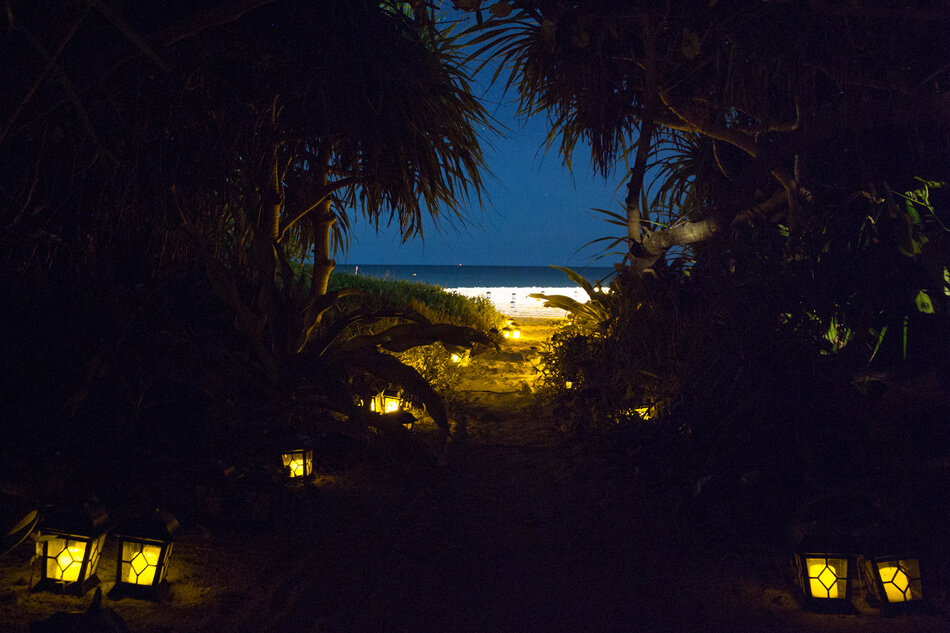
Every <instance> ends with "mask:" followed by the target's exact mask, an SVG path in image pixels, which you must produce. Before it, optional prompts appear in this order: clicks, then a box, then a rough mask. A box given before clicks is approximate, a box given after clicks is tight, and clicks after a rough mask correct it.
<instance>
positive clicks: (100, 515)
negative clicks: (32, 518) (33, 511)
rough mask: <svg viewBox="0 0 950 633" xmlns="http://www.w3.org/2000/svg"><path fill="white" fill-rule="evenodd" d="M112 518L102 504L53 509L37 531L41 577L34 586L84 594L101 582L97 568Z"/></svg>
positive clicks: (41, 589)
mask: <svg viewBox="0 0 950 633" xmlns="http://www.w3.org/2000/svg"><path fill="white" fill-rule="evenodd" d="M108 521H109V517H108V515H107V514H106V512H105V510H104V509H103V508H102V507H101V506H99V505H98V504H85V505H83V506H82V507H81V508H74V509H64V508H54V509H53V510H51V511H50V512H49V513H48V514H47V516H46V518H45V519H44V521H43V523H42V525H41V527H40V529H39V530H38V531H37V536H36V558H35V560H37V561H39V566H40V580H39V582H38V583H37V584H36V586H35V587H33V588H32V589H35V590H38V591H54V592H57V593H69V594H73V595H77V596H81V595H83V594H84V593H86V592H87V591H89V590H90V589H91V588H93V587H95V586H96V585H98V584H99V578H98V576H96V570H97V569H98V567H99V558H100V556H101V555H102V545H103V543H104V542H105V540H106V532H107V531H108Z"/></svg>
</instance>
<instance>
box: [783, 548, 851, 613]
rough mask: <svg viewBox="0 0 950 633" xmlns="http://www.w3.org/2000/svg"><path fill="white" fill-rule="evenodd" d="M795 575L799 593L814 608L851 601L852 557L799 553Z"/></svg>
mask: <svg viewBox="0 0 950 633" xmlns="http://www.w3.org/2000/svg"><path fill="white" fill-rule="evenodd" d="M794 562H795V572H796V579H797V581H798V585H799V589H801V591H802V595H803V596H804V598H805V600H806V601H807V602H808V603H809V606H812V607H819V608H821V607H836V606H839V607H840V606H842V605H845V604H847V602H848V600H849V599H850V598H851V591H850V585H851V583H850V580H851V576H850V574H852V573H853V568H854V565H853V561H852V558H851V557H850V556H847V555H841V554H827V553H801V552H799V553H796V554H795V561H794Z"/></svg>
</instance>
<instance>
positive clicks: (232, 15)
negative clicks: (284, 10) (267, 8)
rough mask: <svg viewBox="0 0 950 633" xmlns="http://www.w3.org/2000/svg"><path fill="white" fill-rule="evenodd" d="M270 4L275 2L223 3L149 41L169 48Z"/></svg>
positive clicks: (259, 0)
mask: <svg viewBox="0 0 950 633" xmlns="http://www.w3.org/2000/svg"><path fill="white" fill-rule="evenodd" d="M272 2H276V0H243V1H242V2H238V3H231V4H228V3H225V4H224V5H222V6H220V7H217V8H215V9H207V10H205V11H198V12H197V13H195V14H193V15H191V16H189V17H188V18H186V19H185V20H183V21H182V22H181V23H179V24H176V25H175V26H172V27H169V28H167V29H165V30H163V31H160V32H159V33H157V34H155V35H154V36H153V37H151V38H150V39H151V40H153V41H155V42H157V43H158V44H159V45H161V46H171V45H172V44H175V43H176V42H180V41H181V40H183V39H185V38H186V37H191V36H193V35H198V33H200V32H201V31H204V30H206V29H210V28H214V27H216V26H224V25H225V24H229V23H231V22H234V21H235V20H238V19H240V18H241V17H243V16H244V15H245V14H246V13H249V12H251V11H253V10H254V9H257V8H259V7H262V6H264V5H265V4H271V3H272Z"/></svg>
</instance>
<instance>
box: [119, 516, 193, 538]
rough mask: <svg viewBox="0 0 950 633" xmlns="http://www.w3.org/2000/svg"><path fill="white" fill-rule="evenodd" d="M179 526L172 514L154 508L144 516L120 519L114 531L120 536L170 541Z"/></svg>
mask: <svg viewBox="0 0 950 633" xmlns="http://www.w3.org/2000/svg"><path fill="white" fill-rule="evenodd" d="M180 528H181V525H180V524H179V523H178V519H176V518H175V516H174V515H173V514H171V513H169V512H161V511H159V510H156V511H155V512H151V513H148V514H146V515H144V516H137V517H132V518H129V519H127V520H124V521H122V522H121V523H120V524H119V526H118V528H116V532H117V533H118V534H119V535H120V536H129V537H137V538H143V539H148V540H151V541H164V542H170V541H174V540H175V535H176V534H177V533H178V530H179V529H180Z"/></svg>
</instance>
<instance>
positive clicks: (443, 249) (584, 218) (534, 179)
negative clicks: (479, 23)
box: [336, 72, 626, 267]
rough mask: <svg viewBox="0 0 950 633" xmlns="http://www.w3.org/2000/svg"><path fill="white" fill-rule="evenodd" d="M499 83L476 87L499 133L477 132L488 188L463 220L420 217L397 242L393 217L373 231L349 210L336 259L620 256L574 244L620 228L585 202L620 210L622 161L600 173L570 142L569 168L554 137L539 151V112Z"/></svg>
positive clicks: (534, 262) (532, 262)
mask: <svg viewBox="0 0 950 633" xmlns="http://www.w3.org/2000/svg"><path fill="white" fill-rule="evenodd" d="M487 75H488V73H485V72H483V73H482V76H487ZM485 83H487V82H485ZM502 85H503V83H502V82H501V81H499V85H496V86H493V87H491V88H490V89H488V91H487V92H486V93H485V95H484V98H485V105H486V107H487V108H488V110H489V112H491V113H492V114H493V115H494V116H495V117H496V119H497V120H498V121H499V123H500V125H498V127H499V129H501V130H502V133H503V134H504V136H499V135H493V134H491V133H488V134H486V136H485V138H484V140H483V144H482V148H483V150H484V152H485V158H486V162H487V164H488V167H489V169H490V170H491V172H492V174H493V176H494V177H493V178H492V177H487V178H485V180H486V189H487V194H488V195H487V200H486V204H485V208H484V210H481V209H479V208H478V204H477V201H476V202H473V203H472V204H471V205H470V207H469V208H468V209H466V210H465V215H466V220H465V224H464V225H463V224H462V223H461V222H459V221H458V220H455V221H450V220H451V219H452V218H450V217H449V216H446V217H444V218H443V220H442V221H441V222H440V223H439V225H438V226H435V225H433V224H432V223H431V222H428V221H427V222H426V224H425V226H424V228H423V238H422V239H420V238H418V237H416V238H414V239H412V240H410V241H409V242H407V243H405V244H402V243H401V239H400V237H399V231H398V226H396V225H395V223H394V226H393V227H392V228H389V229H387V228H385V227H382V226H381V227H380V230H379V234H378V235H377V234H376V232H375V231H374V230H373V229H372V227H368V226H367V223H366V222H365V221H363V220H362V219H361V218H356V217H352V216H351V218H352V231H351V233H350V249H349V252H348V253H347V254H346V255H344V254H342V253H337V254H336V260H337V263H340V264H345V263H349V264H445V265H457V264H463V265H509V266H547V265H550V264H555V265H562V266H570V267H580V266H583V265H587V264H591V263H593V264H594V265H598V266H600V265H603V266H610V265H612V264H613V263H614V262H618V261H619V260H620V256H619V255H612V256H608V257H606V258H604V259H601V260H599V261H596V262H592V258H595V257H597V256H599V255H601V254H602V253H603V251H604V247H605V246H606V244H607V243H606V242H605V243H602V244H601V243H599V244H596V245H593V246H589V247H587V248H583V249H582V248H581V247H583V246H584V245H585V244H586V243H588V242H590V241H592V240H595V239H598V238H602V237H607V236H616V235H619V234H621V233H622V229H621V228H620V227H618V226H614V225H611V224H608V223H607V222H605V221H604V220H603V217H604V216H602V215H601V214H599V213H595V212H593V211H591V208H600V209H608V210H610V211H613V212H615V213H622V201H623V197H624V195H625V193H626V187H624V186H623V185H624V184H625V181H624V175H625V174H624V171H623V168H622V167H621V169H620V170H619V171H615V172H614V173H612V174H611V175H610V177H609V178H608V180H607V181H604V179H603V177H601V176H600V175H598V174H595V173H594V172H593V170H592V169H591V167H590V158H589V150H588V148H587V147H586V146H584V145H581V144H578V147H577V149H576V150H575V155H574V159H573V173H572V172H571V171H569V170H568V169H567V168H566V167H564V166H563V165H562V160H561V157H560V156H559V155H558V152H557V146H556V145H555V146H553V147H551V148H550V149H549V150H548V151H547V153H545V151H544V142H545V138H546V134H547V121H546V120H545V117H543V116H538V117H535V118H533V119H531V120H529V121H521V120H518V119H516V118H515V115H514V113H515V110H516V107H515V103H514V99H515V97H516V93H515V92H514V90H512V91H509V93H508V94H507V95H505V96H504V99H502V96H503V95H502V92H503V91H502ZM475 90H476V92H477V91H479V90H484V87H483V86H482V87H478V88H475ZM502 126H505V127H507V128H508V130H505V129H504V128H503V127H502ZM618 186H619V189H618ZM578 249H581V250H580V251H579V252H578ZM611 250H612V251H616V250H617V249H616V248H614V249H611Z"/></svg>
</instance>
